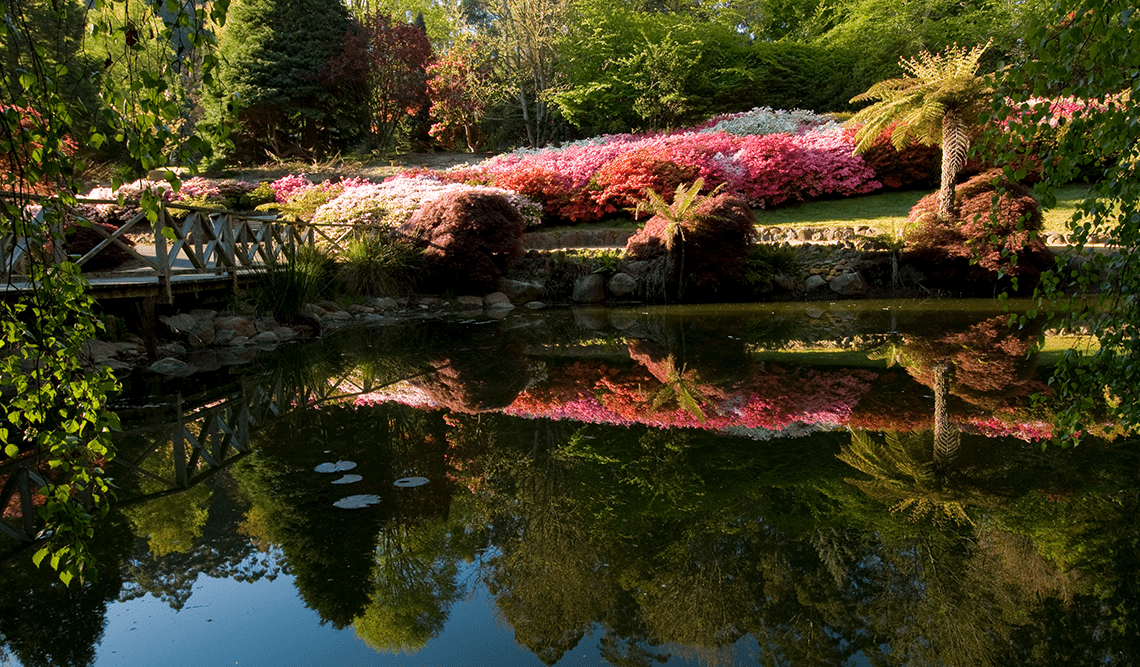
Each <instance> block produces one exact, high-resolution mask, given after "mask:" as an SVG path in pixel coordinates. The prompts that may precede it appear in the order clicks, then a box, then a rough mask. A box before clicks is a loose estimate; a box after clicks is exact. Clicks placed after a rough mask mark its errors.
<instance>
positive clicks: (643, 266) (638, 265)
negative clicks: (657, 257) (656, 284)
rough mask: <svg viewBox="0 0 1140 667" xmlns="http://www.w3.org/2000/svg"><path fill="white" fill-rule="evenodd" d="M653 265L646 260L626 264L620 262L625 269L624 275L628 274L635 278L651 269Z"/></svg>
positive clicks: (651, 261) (650, 261)
mask: <svg viewBox="0 0 1140 667" xmlns="http://www.w3.org/2000/svg"><path fill="white" fill-rule="evenodd" d="M653 263H654V262H653V260H648V259H645V260H641V259H639V260H633V261H628V262H622V267H623V268H624V269H625V271H626V273H629V274H631V275H633V276H635V277H636V276H640V275H643V274H644V273H645V272H646V271H648V270H650V269H651V268H653Z"/></svg>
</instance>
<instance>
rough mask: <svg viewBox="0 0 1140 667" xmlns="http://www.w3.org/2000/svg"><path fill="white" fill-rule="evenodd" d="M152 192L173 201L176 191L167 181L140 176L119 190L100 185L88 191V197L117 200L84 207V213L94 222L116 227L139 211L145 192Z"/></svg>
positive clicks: (163, 198) (165, 199)
mask: <svg viewBox="0 0 1140 667" xmlns="http://www.w3.org/2000/svg"><path fill="white" fill-rule="evenodd" d="M148 191H149V192H152V193H154V195H155V196H157V197H158V198H159V199H161V200H162V201H172V200H173V199H174V191H173V190H172V189H171V188H170V184H168V183H167V182H166V181H148V180H147V179H145V178H140V179H139V180H137V181H134V182H131V183H124V184H123V185H121V186H120V187H119V189H118V190H112V189H111V188H106V187H99V188H94V189H92V190H91V191H90V192H88V193H87V195H86V196H85V198H87V199H104V200H106V199H110V200H116V203H113V204H95V205H94V206H92V207H89V208H88V207H84V210H83V211H82V213H85V214H89V215H90V216H91V217H92V218H93V222H101V223H104V224H109V225H112V226H115V227H118V226H119V225H122V224H123V223H124V222H127V221H128V220H130V219H131V218H133V217H134V216H136V215H138V213H139V210H140V209H139V206H140V204H141V203H142V196H143V193H144V192H148Z"/></svg>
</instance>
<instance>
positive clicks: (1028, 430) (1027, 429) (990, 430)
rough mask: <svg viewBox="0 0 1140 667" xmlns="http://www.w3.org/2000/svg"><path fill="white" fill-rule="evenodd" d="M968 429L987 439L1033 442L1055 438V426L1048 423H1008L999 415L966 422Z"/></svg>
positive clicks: (1033, 421) (1035, 421)
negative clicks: (1015, 439) (1008, 438)
mask: <svg viewBox="0 0 1140 667" xmlns="http://www.w3.org/2000/svg"><path fill="white" fill-rule="evenodd" d="M966 426H967V428H969V429H970V430H973V431H976V432H977V433H979V434H981V435H984V436H986V437H987V438H1005V437H1010V438H1017V439H1019V440H1025V441H1027V442H1032V441H1034V440H1048V439H1050V438H1052V437H1053V424H1052V423H1050V422H1047V421H1041V420H1031V421H1006V420H1004V419H1001V418H1000V417H999V416H998V415H990V416H987V417H975V418H973V419H970V420H968V421H967V422H966Z"/></svg>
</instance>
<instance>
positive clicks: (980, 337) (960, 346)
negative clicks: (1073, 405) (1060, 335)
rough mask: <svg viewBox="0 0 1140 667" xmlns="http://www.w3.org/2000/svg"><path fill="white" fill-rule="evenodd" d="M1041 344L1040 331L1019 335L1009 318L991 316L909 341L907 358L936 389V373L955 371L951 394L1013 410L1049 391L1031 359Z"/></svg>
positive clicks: (911, 367) (911, 369) (912, 371)
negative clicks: (962, 328) (959, 328)
mask: <svg viewBox="0 0 1140 667" xmlns="http://www.w3.org/2000/svg"><path fill="white" fill-rule="evenodd" d="M1036 342H1037V330H1036V329H1035V328H1034V327H1029V328H1026V329H1020V330H1015V329H1013V328H1011V327H1010V326H1009V323H1008V320H1007V319H1006V317H1004V316H997V317H991V318H989V319H987V320H983V321H982V322H979V323H977V324H975V325H973V326H971V327H970V328H968V329H966V330H965V331H951V332H948V333H946V334H944V335H942V336H940V337H938V338H919V339H915V340H912V341H908V342H907V344H906V349H905V354H906V357H907V358H909V359H911V360H913V363H912V364H910V365H909V366H908V367H907V372H909V373H910V374H911V375H912V376H913V377H914V378H915V379H916V380H918V381H919V382H921V383H922V384H924V385H926V386H928V387H930V386H933V384H934V368H935V367H936V366H949V367H950V368H951V369H952V373H951V376H950V378H951V379H950V393H952V394H954V395H956V396H959V397H961V398H963V399H965V400H966V401H968V402H970V403H971V404H973V405H977V406H980V407H983V408H986V409H998V408H1001V407H1010V406H1013V405H1017V404H1018V403H1019V399H1025V398H1026V397H1028V396H1029V395H1031V394H1035V393H1041V392H1047V391H1048V386H1047V385H1046V384H1045V383H1044V382H1042V381H1041V380H1040V379H1039V378H1038V377H1037V373H1036V368H1037V362H1036V358H1035V356H1034V355H1031V354H1030V353H1031V352H1032V351H1033V349H1034V346H1035V345H1036Z"/></svg>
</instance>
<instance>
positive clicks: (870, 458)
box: [838, 431, 990, 525]
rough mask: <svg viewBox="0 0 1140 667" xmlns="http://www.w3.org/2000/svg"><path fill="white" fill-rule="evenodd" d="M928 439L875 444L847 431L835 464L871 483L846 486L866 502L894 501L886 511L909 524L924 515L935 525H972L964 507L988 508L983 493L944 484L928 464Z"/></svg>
mask: <svg viewBox="0 0 1140 667" xmlns="http://www.w3.org/2000/svg"><path fill="white" fill-rule="evenodd" d="M931 436H932V434H931V433H930V432H929V431H926V432H922V433H895V432H890V433H887V434H886V436H885V442H879V441H877V440H876V439H875V438H874V437H872V436H871V434H870V433H868V432H866V431H852V432H851V445H850V446H849V447H844V448H843V449H842V451H841V452H840V453H839V454H838V456H839V460H841V461H843V462H844V463H846V464H848V465H850V466H851V467H853V468H855V469H856V470H858V471H860V472H863V473H866V474H867V475H870V476H871V477H872V478H873V479H871V480H855V479H848V480H846V481H847V482H848V483H850V484H853V485H854V486H857V487H859V489H860V490H861V491H863V492H864V493H866V494H867V495H868V496H871V497H872V498H879V499H882V500H893V501H896V502H895V504H894V505H893V506H891V511H892V512H903V513H905V514H906V515H907V518H909V519H910V520H911V521H919V520H921V519H923V518H924V517H927V516H929V517H930V519H931V520H932V521H933V522H934V523H935V525H944V524H945V523H947V522H948V521H953V522H954V523H957V524H960V525H973V521H972V520H971V519H970V517H969V515H968V514H967V513H966V506H967V505H970V504H990V502H989V499H988V498H987V497H986V496H987V494H985V493H982V492H979V491H978V490H976V489H970V488H966V487H962V488H956V487H952V486H950V485H947V484H945V480H944V479H943V476H942V475H940V474H939V471H938V469H937V468H936V467H935V465H934V461H933V460H932V454H933V450H934V443H933V441H932V439H931Z"/></svg>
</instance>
